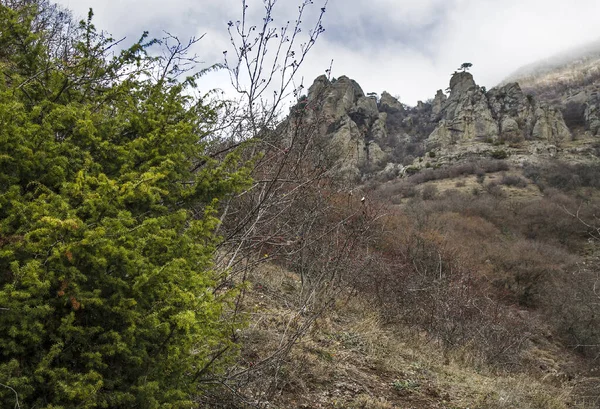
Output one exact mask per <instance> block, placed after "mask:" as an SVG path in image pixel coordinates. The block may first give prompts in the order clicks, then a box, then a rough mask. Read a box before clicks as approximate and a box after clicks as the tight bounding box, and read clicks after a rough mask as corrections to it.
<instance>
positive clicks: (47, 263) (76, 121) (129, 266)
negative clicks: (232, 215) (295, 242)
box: [0, 1, 249, 409]
mask: <svg viewBox="0 0 600 409" xmlns="http://www.w3.org/2000/svg"><path fill="white" fill-rule="evenodd" d="M8 4H9V3H7V2H1V3H0V71H1V73H0V407H3V408H9V407H15V404H17V402H16V399H17V398H18V405H20V407H22V408H33V407H35V408H53V409H58V408H73V407H78V408H134V407H137V408H157V407H161V408H163V407H164V408H183V407H185V408H189V407H193V406H194V403H193V400H194V396H195V394H197V393H198V392H199V390H198V382H199V380H201V379H202V378H203V377H205V376H206V375H208V374H210V373H214V372H215V371H219V368H222V367H223V363H225V362H227V358H228V357H231V356H232V355H233V353H234V352H235V350H236V347H235V343H234V339H233V337H232V334H234V333H235V329H236V328H237V327H238V326H240V325H241V323H240V320H239V319H231V318H229V319H227V320H226V319H224V317H223V314H224V312H226V311H227V309H228V305H229V304H230V302H231V300H232V297H233V296H234V294H235V290H234V289H229V290H217V289H218V288H222V287H223V286H218V280H219V272H218V271H216V268H215V267H214V266H213V264H212V260H213V254H214V251H215V246H216V245H217V244H218V242H219V238H218V237H217V235H216V227H217V225H218V219H217V218H216V217H215V211H216V205H217V203H218V202H219V199H221V198H224V197H227V196H229V195H231V194H233V193H235V192H238V191H240V190H241V189H243V188H244V187H245V186H247V184H248V182H249V169H248V167H247V166H245V165H241V164H240V160H239V157H238V156H237V155H236V153H231V154H229V155H228V156H227V157H225V158H222V159H221V160H218V161H217V160H215V159H212V158H211V157H210V156H208V155H207V154H206V144H207V142H206V140H207V139H208V136H210V126H209V125H210V123H211V122H212V121H214V119H215V115H216V113H215V110H214V109H213V108H211V107H210V106H209V105H207V104H206V103H204V102H203V101H202V100H201V99H197V98H193V97H191V96H190V95H192V94H193V93H192V92H190V91H189V90H190V88H194V87H195V83H194V79H195V78H194V77H190V78H188V79H186V80H183V81H178V80H177V78H176V77H177V75H178V74H179V73H180V72H179V69H178V67H177V64H176V61H177V60H176V58H175V59H174V61H175V62H172V61H168V58H167V59H165V58H155V57H150V56H149V55H148V54H147V53H146V49H147V47H150V46H153V45H158V44H157V41H149V40H148V39H147V37H146V35H144V36H142V38H141V39H140V41H138V42H136V43H135V44H134V45H133V46H132V47H130V48H129V49H127V50H125V51H123V52H121V53H118V54H117V55H116V56H112V57H111V56H110V54H109V53H110V52H111V49H112V48H113V46H114V44H115V42H114V41H113V40H112V39H111V38H108V37H106V36H104V35H102V34H101V33H99V32H98V31H97V30H96V29H95V28H94V26H93V24H92V21H91V12H90V16H89V18H88V20H87V21H84V22H82V23H81V24H80V25H79V26H78V27H75V29H72V27H70V26H69V27H67V23H65V22H68V21H69V19H64V18H63V19H62V20H61V21H63V23H64V25H63V26H59V27H56V26H55V25H52V24H50V25H48V24H46V26H43V24H42V27H41V28H40V16H42V15H43V13H47V12H48V7H49V4H48V3H47V2H45V1H37V2H36V1H26V2H23V4H22V5H21V6H19V7H14V6H8ZM52 10H54V13H56V12H58V9H57V8H56V7H54V8H53V9H50V11H51V12H52ZM60 13H63V11H60ZM61 16H62V17H64V15H61ZM53 21H56V20H53ZM34 26H35V29H33V27H34ZM175 57H177V56H175Z"/></svg>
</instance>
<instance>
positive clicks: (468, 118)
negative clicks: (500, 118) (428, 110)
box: [427, 72, 499, 146]
mask: <svg viewBox="0 0 600 409" xmlns="http://www.w3.org/2000/svg"><path fill="white" fill-rule="evenodd" d="M439 115H440V116H441V121H440V123H439V124H438V126H437V128H436V129H435V130H434V131H433V133H432V134H431V135H430V136H429V138H428V141H427V142H428V145H438V146H439V145H442V146H443V145H449V144H454V143H457V142H459V141H463V140H473V139H481V140H487V139H494V138H496V137H497V136H498V133H499V126H498V123H497V121H496V119H495V118H494V117H493V115H492V111H491V110H490V107H489V106H488V101H487V98H486V96H485V94H484V92H483V91H482V90H481V88H479V87H478V86H477V85H476V84H475V81H474V80H473V76H472V75H471V74H469V73H468V72H461V73H457V74H454V75H453V76H452V79H451V80H450V97H448V99H447V100H446V101H445V102H444V104H443V105H442V107H441V110H440V112H439Z"/></svg>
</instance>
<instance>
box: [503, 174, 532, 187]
mask: <svg viewBox="0 0 600 409" xmlns="http://www.w3.org/2000/svg"><path fill="white" fill-rule="evenodd" d="M500 184H501V185H505V186H512V187H520V188H526V187H527V181H526V180H525V179H523V178H522V177H520V176H516V175H504V176H503V177H502V179H500Z"/></svg>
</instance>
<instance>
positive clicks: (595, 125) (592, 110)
mask: <svg viewBox="0 0 600 409" xmlns="http://www.w3.org/2000/svg"><path fill="white" fill-rule="evenodd" d="M583 115H584V118H585V122H586V126H587V128H588V129H589V131H590V132H591V133H592V135H600V92H598V91H594V92H593V93H592V94H591V95H590V98H589V99H588V101H587V103H586V104H585V112H584V114H583Z"/></svg>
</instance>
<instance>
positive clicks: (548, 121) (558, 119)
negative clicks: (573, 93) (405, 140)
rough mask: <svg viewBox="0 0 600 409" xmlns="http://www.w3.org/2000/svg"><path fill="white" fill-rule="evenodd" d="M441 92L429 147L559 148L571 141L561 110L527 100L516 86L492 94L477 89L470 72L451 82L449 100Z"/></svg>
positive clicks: (462, 73)
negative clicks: (501, 144)
mask: <svg viewBox="0 0 600 409" xmlns="http://www.w3.org/2000/svg"><path fill="white" fill-rule="evenodd" d="M442 100H443V98H442V97H441V95H440V92H439V91H438V95H436V99H435V100H434V108H435V109H436V111H437V110H438V109H439V113H438V114H437V115H439V117H440V122H439V124H438V126H437V128H436V129H435V131H433V133H432V134H431V136H430V137H429V139H428V145H429V146H447V145H450V144H456V143H458V142H461V141H483V142H495V141H508V142H521V141H525V140H541V141H545V142H548V143H550V144H553V145H556V144H559V143H560V142H561V141H563V140H565V139H567V138H569V137H570V132H569V129H568V128H567V126H566V124H565V122H564V120H563V117H562V114H561V113H560V111H559V110H557V109H554V108H550V107H548V106H544V105H543V104H540V103H539V102H537V101H535V99H534V98H533V97H530V96H526V95H525V94H524V93H523V91H522V90H521V88H520V87H519V85H518V84H517V83H509V84H506V85H505V86H503V87H500V88H495V89H492V90H490V91H489V92H487V93H486V92H485V91H484V89H482V88H481V87H478V86H477V84H476V83H475V81H474V80H473V76H472V75H471V74H469V73H468V72H461V73H456V74H454V75H453V76H452V79H451V80H450V96H449V97H448V99H447V100H446V101H444V102H443V103H442V105H441V108H438V107H439V104H440V101H442Z"/></svg>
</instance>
